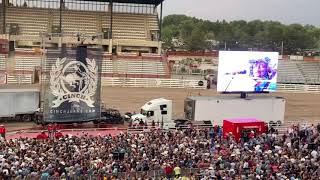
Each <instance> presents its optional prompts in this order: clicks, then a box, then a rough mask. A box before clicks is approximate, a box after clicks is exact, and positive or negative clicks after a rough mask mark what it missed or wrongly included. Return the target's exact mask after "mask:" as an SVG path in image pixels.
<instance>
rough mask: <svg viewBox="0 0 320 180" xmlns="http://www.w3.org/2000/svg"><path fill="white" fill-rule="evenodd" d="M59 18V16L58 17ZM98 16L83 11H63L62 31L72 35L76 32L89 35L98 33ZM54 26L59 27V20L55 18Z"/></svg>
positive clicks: (94, 13)
mask: <svg viewBox="0 0 320 180" xmlns="http://www.w3.org/2000/svg"><path fill="white" fill-rule="evenodd" d="M58 17H59V16H58ZM97 17H98V14H97V13H96V12H88V11H86V12H83V11H63V13H62V30H63V33H65V34H67V35H70V34H74V33H75V32H84V33H87V34H95V33H97V31H98V29H97V25H98V24H99V23H98V21H97ZM54 19H55V20H54V23H53V24H54V25H58V24H57V22H59V19H56V18H54Z"/></svg>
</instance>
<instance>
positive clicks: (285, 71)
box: [278, 61, 305, 83]
mask: <svg viewBox="0 0 320 180" xmlns="http://www.w3.org/2000/svg"><path fill="white" fill-rule="evenodd" d="M278 71H279V76H278V82H280V83H305V78H304V76H303V74H302V73H301V71H300V69H299V68H298V66H297V62H296V61H279V67H278Z"/></svg>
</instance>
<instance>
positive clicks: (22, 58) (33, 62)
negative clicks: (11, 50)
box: [15, 55, 41, 71]
mask: <svg viewBox="0 0 320 180" xmlns="http://www.w3.org/2000/svg"><path fill="white" fill-rule="evenodd" d="M15 60H16V66H15V69H16V70H24V71H33V70H34V68H35V67H37V66H40V65H41V57H40V56H32V55H31V56H30V55H17V56H15Z"/></svg>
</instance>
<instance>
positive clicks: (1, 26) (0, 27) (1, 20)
mask: <svg viewBox="0 0 320 180" xmlns="http://www.w3.org/2000/svg"><path fill="white" fill-rule="evenodd" d="M0 6H1V5H0ZM0 12H3V9H2V7H0ZM2 15H3V14H2V13H0V34H1V32H2V28H3V16H2Z"/></svg>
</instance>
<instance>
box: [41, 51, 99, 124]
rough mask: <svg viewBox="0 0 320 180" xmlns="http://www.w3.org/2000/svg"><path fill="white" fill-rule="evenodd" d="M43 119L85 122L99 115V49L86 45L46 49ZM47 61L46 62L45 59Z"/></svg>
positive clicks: (47, 120)
mask: <svg viewBox="0 0 320 180" xmlns="http://www.w3.org/2000/svg"><path fill="white" fill-rule="evenodd" d="M45 61H48V62H46V63H45V64H50V67H49V68H47V72H46V73H45V74H46V79H47V81H46V83H45V84H46V85H45V88H44V90H45V91H44V92H45V93H44V121H45V122H85V121H92V120H95V119H99V118H100V113H101V112H100V111H101V110H100V104H101V103H100V93H101V92H100V91H101V77H100V74H101V61H102V53H101V51H100V50H96V49H89V48H87V47H86V46H81V45H79V46H77V47H75V48H61V49H59V50H50V49H49V50H47V52H46V58H45ZM49 61H50V62H49Z"/></svg>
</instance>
